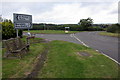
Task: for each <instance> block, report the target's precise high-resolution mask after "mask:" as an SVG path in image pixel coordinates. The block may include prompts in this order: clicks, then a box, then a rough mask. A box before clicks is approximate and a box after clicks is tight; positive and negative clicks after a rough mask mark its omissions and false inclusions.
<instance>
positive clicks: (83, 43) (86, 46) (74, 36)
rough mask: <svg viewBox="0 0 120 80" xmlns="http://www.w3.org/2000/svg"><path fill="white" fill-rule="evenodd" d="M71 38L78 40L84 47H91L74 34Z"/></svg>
mask: <svg viewBox="0 0 120 80" xmlns="http://www.w3.org/2000/svg"><path fill="white" fill-rule="evenodd" d="M71 36H72V37H74V38H75V39H77V40H78V41H79V42H81V43H82V44H83V45H84V46H86V47H89V46H88V45H86V44H85V43H84V42H82V41H81V40H80V39H78V38H77V37H76V36H75V35H74V34H71Z"/></svg>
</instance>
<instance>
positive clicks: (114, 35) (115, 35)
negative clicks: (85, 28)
mask: <svg viewBox="0 0 120 80" xmlns="http://www.w3.org/2000/svg"><path fill="white" fill-rule="evenodd" d="M99 34H100V35H103V36H111V37H118V33H110V32H100V33H99Z"/></svg>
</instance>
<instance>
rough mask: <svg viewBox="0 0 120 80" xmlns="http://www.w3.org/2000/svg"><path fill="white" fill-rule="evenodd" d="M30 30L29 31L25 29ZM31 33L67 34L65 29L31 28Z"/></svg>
mask: <svg viewBox="0 0 120 80" xmlns="http://www.w3.org/2000/svg"><path fill="white" fill-rule="evenodd" d="M24 32H28V31H24ZM77 32H79V31H69V32H68V33H77ZM30 33H35V34H40V33H41V34H65V31H64V30H30Z"/></svg>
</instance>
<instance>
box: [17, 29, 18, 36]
mask: <svg viewBox="0 0 120 80" xmlns="http://www.w3.org/2000/svg"><path fill="white" fill-rule="evenodd" d="M17 37H18V29H17Z"/></svg>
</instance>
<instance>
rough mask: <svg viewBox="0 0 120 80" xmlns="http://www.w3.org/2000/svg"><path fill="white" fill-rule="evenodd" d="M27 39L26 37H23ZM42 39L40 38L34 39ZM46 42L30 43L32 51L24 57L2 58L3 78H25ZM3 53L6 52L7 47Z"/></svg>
mask: <svg viewBox="0 0 120 80" xmlns="http://www.w3.org/2000/svg"><path fill="white" fill-rule="evenodd" d="M23 40H25V38H23ZM34 40H35V41H39V40H41V39H40V38H39V39H38V38H36V39H34ZM44 47H45V43H34V44H31V45H30V51H29V52H28V53H27V54H25V55H24V56H23V58H22V59H17V58H16V59H7V58H2V78H24V77H26V76H27V75H28V74H29V73H30V72H31V71H32V70H33V68H34V66H35V64H36V61H37V57H38V56H39V55H40V54H41V53H42V52H43V50H44ZM2 53H3V54H4V53H5V48H4V49H3V51H2Z"/></svg>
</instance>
